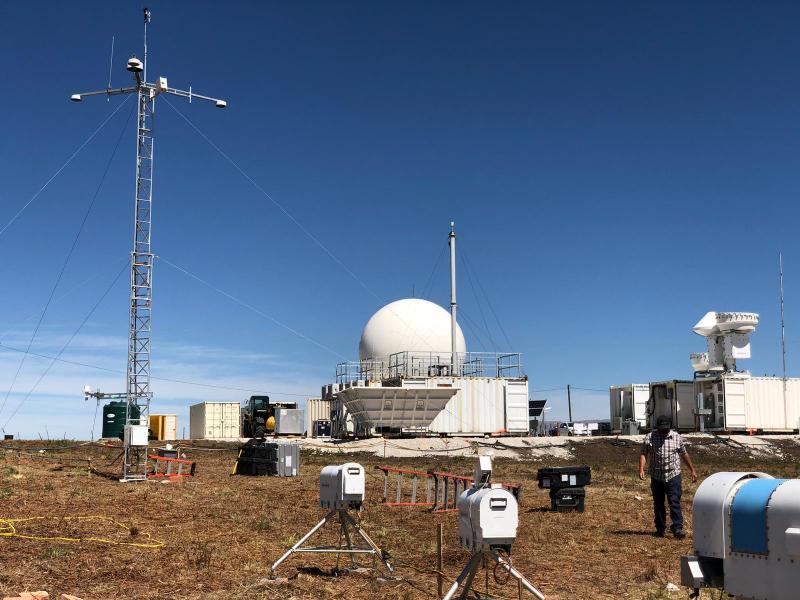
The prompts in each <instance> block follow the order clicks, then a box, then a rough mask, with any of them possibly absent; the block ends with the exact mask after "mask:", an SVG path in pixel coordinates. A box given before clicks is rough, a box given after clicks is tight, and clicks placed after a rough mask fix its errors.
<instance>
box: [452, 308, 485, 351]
mask: <svg viewBox="0 0 800 600" xmlns="http://www.w3.org/2000/svg"><path fill="white" fill-rule="evenodd" d="M458 316H459V317H463V318H464V321H463V322H464V323H465V324H466V325H469V328H470V330H471V331H472V334H473V335H474V336H475V339H477V340H478V343H480V344H481V346H485V341H484V338H483V335H482V334H483V330H482V329H481V328H480V327H479V326H478V324H477V323H475V321H473V320H472V319H471V318H470V317H469V316H468V315H467V313H466V312H464V309H461V310H459V311H458ZM490 339H491V338H490ZM492 347H494V344H492Z"/></svg>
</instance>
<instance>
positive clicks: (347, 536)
mask: <svg viewBox="0 0 800 600" xmlns="http://www.w3.org/2000/svg"><path fill="white" fill-rule="evenodd" d="M342 532H343V533H344V539H345V540H347V549H348V550H352V549H353V540H351V539H350V530H349V529H348V528H347V520H346V519H342ZM340 543H341V542H340ZM350 562H351V563H352V564H353V566H354V567H358V563H357V562H356V555H355V554H351V555H350Z"/></svg>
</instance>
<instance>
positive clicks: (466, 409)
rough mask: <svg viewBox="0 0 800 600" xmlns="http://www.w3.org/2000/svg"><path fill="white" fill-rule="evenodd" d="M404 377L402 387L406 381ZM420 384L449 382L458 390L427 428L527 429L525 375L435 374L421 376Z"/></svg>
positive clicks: (463, 432) (481, 431) (471, 431)
mask: <svg viewBox="0 0 800 600" xmlns="http://www.w3.org/2000/svg"><path fill="white" fill-rule="evenodd" d="M411 381H412V380H403V386H404V387H411V386H406V382H411ZM419 381H420V382H421V383H422V387H425V386H426V385H427V386H439V385H451V386H455V387H457V388H458V393H456V395H455V396H453V398H452V399H451V400H450V402H448V403H447V406H445V408H444V410H443V411H442V412H441V413H439V415H438V416H437V417H436V418H435V419H434V420H433V422H432V423H431V425H430V428H429V429H430V430H431V431H434V432H436V433H446V434H456V435H466V434H484V433H495V432H499V431H502V430H506V431H508V432H509V433H527V432H528V428H529V421H528V381H527V380H525V379H494V378H478V377H476V378H459V379H454V378H450V377H435V378H431V379H420V380H419Z"/></svg>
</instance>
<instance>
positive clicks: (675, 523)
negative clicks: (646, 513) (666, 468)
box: [650, 475, 683, 533]
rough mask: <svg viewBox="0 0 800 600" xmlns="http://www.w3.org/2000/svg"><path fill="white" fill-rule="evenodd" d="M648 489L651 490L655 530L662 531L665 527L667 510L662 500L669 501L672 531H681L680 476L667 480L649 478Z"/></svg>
mask: <svg viewBox="0 0 800 600" xmlns="http://www.w3.org/2000/svg"><path fill="white" fill-rule="evenodd" d="M650 490H651V491H652V492H653V512H654V513H655V523H656V531H660V532H663V531H664V530H665V529H666V528H667V510H666V508H665V507H664V500H665V499H666V500H667V501H668V502H669V517H670V519H671V520H672V527H670V529H671V530H672V533H675V532H676V531H683V512H682V511H681V476H680V475H678V476H677V477H673V478H672V479H670V480H669V481H658V480H656V479H650Z"/></svg>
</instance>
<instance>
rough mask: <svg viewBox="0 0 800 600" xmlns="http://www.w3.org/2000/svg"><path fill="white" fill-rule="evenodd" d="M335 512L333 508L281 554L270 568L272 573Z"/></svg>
mask: <svg viewBox="0 0 800 600" xmlns="http://www.w3.org/2000/svg"><path fill="white" fill-rule="evenodd" d="M335 514H336V511H335V510H332V511H331V512H329V513H328V514H327V515H325V518H324V519H322V521H320V522H319V523H317V524H316V525H314V527H312V528H311V531H309V532H308V533H307V534H305V535H304V536H303V537H301V538H300V539H299V540H298V541H297V543H296V544H295V545H294V546H292V547H291V548H289V549H288V550H287V551H286V553H285V554H284V555H283V556H281V557H280V558H279V559H278V560H276V561H275V562H274V563H273V565H272V567H271V568H270V570H271V571H272V573H273V574H274V573H275V569H277V568H278V566H279V565H280V564H281V563H282V562H283V561H285V560H286V559H287V558H289V556H290V555H291V554H292V552H294V551H295V550H297V549H298V548H299V547H300V546H302V545H303V544H304V543H305V542H306V540H307V539H308V538H310V537H311V536H312V535H314V534H315V533H316V532H317V530H318V529H319V528H320V527H322V526H323V525H325V523H327V522H328V520H329V519H330V518H331V517H333V516H334V515H335Z"/></svg>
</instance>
